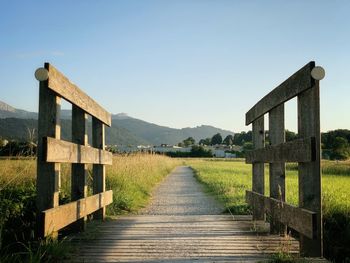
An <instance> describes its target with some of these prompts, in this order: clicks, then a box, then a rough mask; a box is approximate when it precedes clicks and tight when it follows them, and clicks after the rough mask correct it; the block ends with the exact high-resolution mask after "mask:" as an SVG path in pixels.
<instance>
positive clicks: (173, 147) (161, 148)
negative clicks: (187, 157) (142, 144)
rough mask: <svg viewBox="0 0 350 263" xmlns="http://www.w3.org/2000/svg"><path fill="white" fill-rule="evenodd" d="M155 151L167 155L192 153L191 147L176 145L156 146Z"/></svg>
mask: <svg viewBox="0 0 350 263" xmlns="http://www.w3.org/2000/svg"><path fill="white" fill-rule="evenodd" d="M153 151H154V152H156V153H167V152H190V151H191V147H180V146H176V145H167V144H162V145H160V146H154V147H153Z"/></svg>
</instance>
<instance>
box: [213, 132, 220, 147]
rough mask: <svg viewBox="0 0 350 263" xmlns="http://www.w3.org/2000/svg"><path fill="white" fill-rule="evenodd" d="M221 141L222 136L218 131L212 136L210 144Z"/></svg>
mask: <svg viewBox="0 0 350 263" xmlns="http://www.w3.org/2000/svg"><path fill="white" fill-rule="evenodd" d="M221 143H222V136H221V134H220V133H217V134H215V135H214V136H213V137H212V138H211V144H212V145H216V144H221Z"/></svg>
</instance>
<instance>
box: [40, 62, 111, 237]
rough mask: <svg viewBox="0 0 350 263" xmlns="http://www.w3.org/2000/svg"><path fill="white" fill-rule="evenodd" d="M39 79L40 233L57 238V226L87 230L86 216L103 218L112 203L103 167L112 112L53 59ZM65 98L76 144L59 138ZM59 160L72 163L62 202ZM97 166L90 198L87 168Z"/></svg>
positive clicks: (107, 158)
mask: <svg viewBox="0 0 350 263" xmlns="http://www.w3.org/2000/svg"><path fill="white" fill-rule="evenodd" d="M35 76H36V78H37V79H38V80H39V81H40V88H39V89H40V91H39V121H38V158H37V201H36V202H37V209H38V212H39V215H40V216H39V218H38V220H39V222H38V226H39V235H40V236H42V237H45V236H48V235H52V236H53V237H56V236H57V233H58V230H60V229H62V228H64V227H66V226H68V225H70V224H72V225H71V227H70V229H73V230H74V231H80V230H84V229H85V225H86V219H87V215H89V214H91V213H93V218H95V219H104V217H105V207H106V206H107V205H108V204H110V203H112V194H113V193H112V191H106V186H105V176H106V175H105V165H106V164H112V154H111V153H109V152H107V151H105V150H104V148H105V129H104V126H105V125H107V126H110V125H111V115H110V113H108V112H107V111H106V110H104V109H103V108H102V107H101V106H100V105H98V104H97V103H96V102H95V101H94V100H93V99H91V98H90V97H89V96H88V95H86V94H85V93H84V92H83V91H82V90H80V89H79V88H78V87H77V86H76V85H74V84H73V83H71V82H70V81H69V80H68V79H67V78H66V77H65V76H64V75H63V74H62V73H60V72H59V71H58V70H57V69H56V68H54V67H53V66H52V65H50V64H49V63H45V66H44V68H39V69H38V70H37V71H36V73H35ZM61 98H63V99H65V100H67V101H69V102H70V103H71V104H72V142H67V141H63V140H60V134H61V126H60V108H61ZM87 114H89V115H91V116H92V146H93V147H90V146H88V137H87V130H86V126H87V125H86V122H87ZM60 163H71V164H72V169H71V201H72V202H71V203H68V204H64V205H59V191H60V184H61V182H60ZM86 164H93V195H92V196H87V193H88V186H87V167H86Z"/></svg>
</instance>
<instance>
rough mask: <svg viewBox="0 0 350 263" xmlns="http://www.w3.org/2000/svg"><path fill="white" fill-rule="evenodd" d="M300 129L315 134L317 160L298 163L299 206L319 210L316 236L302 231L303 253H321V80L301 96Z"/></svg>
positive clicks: (307, 254) (308, 133)
mask: <svg viewBox="0 0 350 263" xmlns="http://www.w3.org/2000/svg"><path fill="white" fill-rule="evenodd" d="M298 133H299V136H300V137H304V138H307V137H314V138H315V152H314V153H313V155H314V159H315V161H313V162H308V163H299V206H300V207H301V208H305V209H309V210H311V211H314V212H316V213H317V220H316V221H317V222H316V227H317V236H316V238H315V239H309V238H307V237H306V236H303V235H300V253H301V255H303V256H309V257H320V256H322V254H323V251H322V249H323V248H322V199H321V165H320V159H321V148H320V144H321V138H320V137H321V136H320V98H319V81H314V85H313V87H312V88H311V89H309V90H307V91H305V92H303V93H302V94H300V95H299V96H298Z"/></svg>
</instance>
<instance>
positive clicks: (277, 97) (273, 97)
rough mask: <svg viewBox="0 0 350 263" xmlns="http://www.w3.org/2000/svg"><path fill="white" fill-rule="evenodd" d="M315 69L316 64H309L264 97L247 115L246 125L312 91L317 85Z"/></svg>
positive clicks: (312, 62)
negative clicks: (314, 76)
mask: <svg viewBox="0 0 350 263" xmlns="http://www.w3.org/2000/svg"><path fill="white" fill-rule="evenodd" d="M314 67H315V62H314V61H311V62H309V63H308V64H306V65H305V66H304V67H303V68H301V69H300V70H298V71H297V72H296V73H294V74H293V75H292V76H290V77H289V78H288V79H287V80H285V81H284V82H283V83H282V84H280V85H279V86H278V87H277V88H275V89H274V90H272V91H271V92H270V93H269V94H267V95H266V96H265V97H263V98H262V99H261V100H260V101H259V102H258V103H256V104H255V105H254V106H253V107H252V108H251V109H250V110H249V111H248V112H247V113H246V125H249V124H250V123H252V122H253V121H254V120H256V119H257V118H259V117H261V116H263V115H264V114H265V113H267V112H268V111H270V110H271V109H273V108H275V107H277V106H279V105H280V104H282V103H284V102H286V101H288V100H290V99H292V98H294V97H295V96H297V95H298V94H300V93H302V92H303V91H305V90H307V89H310V88H311V87H312V86H313V85H314V83H315V80H314V79H313V78H312V77H311V70H312V69H313V68H314Z"/></svg>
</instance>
